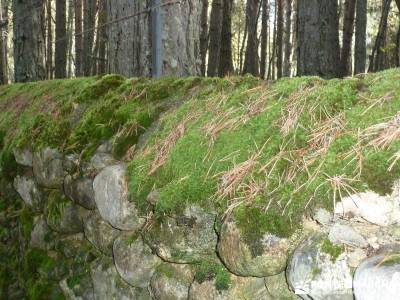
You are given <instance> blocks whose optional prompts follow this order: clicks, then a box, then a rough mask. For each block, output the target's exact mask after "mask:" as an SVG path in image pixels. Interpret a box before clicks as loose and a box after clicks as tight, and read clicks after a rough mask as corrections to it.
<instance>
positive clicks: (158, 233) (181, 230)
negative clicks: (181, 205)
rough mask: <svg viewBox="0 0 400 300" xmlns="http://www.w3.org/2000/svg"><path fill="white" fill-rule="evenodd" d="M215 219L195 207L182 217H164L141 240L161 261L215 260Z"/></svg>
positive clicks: (189, 261)
mask: <svg viewBox="0 0 400 300" xmlns="http://www.w3.org/2000/svg"><path fill="white" fill-rule="evenodd" d="M214 222H215V215H214V214H212V213H208V212H206V211H204V210H203V209H201V208H200V207H198V206H189V207H187V208H186V209H185V210H184V212H183V213H182V214H179V215H175V216H168V217H165V218H164V219H163V221H162V223H156V224H153V226H152V227H151V229H150V230H148V231H146V232H144V238H145V240H146V242H147V243H148V244H149V245H150V246H151V248H152V249H153V250H154V251H156V253H157V255H159V256H160V257H161V258H162V259H163V260H166V261H169V262H173V263H193V262H198V261H201V260H212V259H215V258H216V255H215V245H216V244H217V235H216V233H215V230H214Z"/></svg>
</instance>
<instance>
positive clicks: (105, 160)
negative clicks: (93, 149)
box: [89, 152, 117, 172]
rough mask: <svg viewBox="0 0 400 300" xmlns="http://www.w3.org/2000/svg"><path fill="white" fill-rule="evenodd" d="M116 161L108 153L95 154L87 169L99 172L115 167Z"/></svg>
mask: <svg viewBox="0 0 400 300" xmlns="http://www.w3.org/2000/svg"><path fill="white" fill-rule="evenodd" d="M116 163H117V161H116V160H115V159H114V157H112V155H111V154H109V153H103V152H99V153H95V154H94V155H93V156H92V158H91V159H90V163H89V169H92V170H93V171H95V172H100V171H101V170H103V169H104V168H106V167H108V166H111V165H115V164H116Z"/></svg>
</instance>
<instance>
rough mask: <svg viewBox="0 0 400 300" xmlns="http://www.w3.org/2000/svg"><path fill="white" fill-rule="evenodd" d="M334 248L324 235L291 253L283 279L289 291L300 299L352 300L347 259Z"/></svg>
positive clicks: (312, 239) (344, 254)
mask: <svg viewBox="0 0 400 300" xmlns="http://www.w3.org/2000/svg"><path fill="white" fill-rule="evenodd" d="M333 247H334V246H333V245H332V244H331V243H330V242H329V240H328V237H327V236H326V235H324V234H320V233H318V234H315V235H313V236H312V237H311V238H309V239H308V240H307V241H306V242H304V243H303V244H302V245H301V246H300V247H299V248H297V249H296V251H295V252H294V253H293V255H292V257H291V259H290V261H289V264H288V267H287V270H286V276H287V280H288V283H289V286H290V287H291V289H292V290H293V291H294V292H295V293H296V294H297V295H298V296H300V297H301V298H302V299H313V300H352V299H353V293H352V276H351V270H350V268H349V266H348V262H347V255H346V253H344V252H342V253H340V252H338V250H339V249H340V248H338V249H334V248H333ZM337 247H338V246H337ZM325 251H327V252H328V253H326V252H325ZM332 255H334V256H332Z"/></svg>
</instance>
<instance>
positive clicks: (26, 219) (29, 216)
mask: <svg viewBox="0 0 400 300" xmlns="http://www.w3.org/2000/svg"><path fill="white" fill-rule="evenodd" d="M19 220H20V223H21V226H22V232H23V234H24V238H25V240H26V241H29V240H30V238H31V232H32V230H33V221H34V219H33V213H32V212H31V211H30V210H29V209H28V208H27V207H26V206H24V208H23V209H22V211H21V213H20V215H19Z"/></svg>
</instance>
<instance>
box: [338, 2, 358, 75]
mask: <svg viewBox="0 0 400 300" xmlns="http://www.w3.org/2000/svg"><path fill="white" fill-rule="evenodd" d="M355 11H356V1H355V0H346V1H345V2H344V21H343V40H342V53H341V56H340V65H341V75H342V76H347V75H350V72H351V69H350V54H351V45H352V40H353V30H354V16H355V15H354V14H355Z"/></svg>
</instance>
